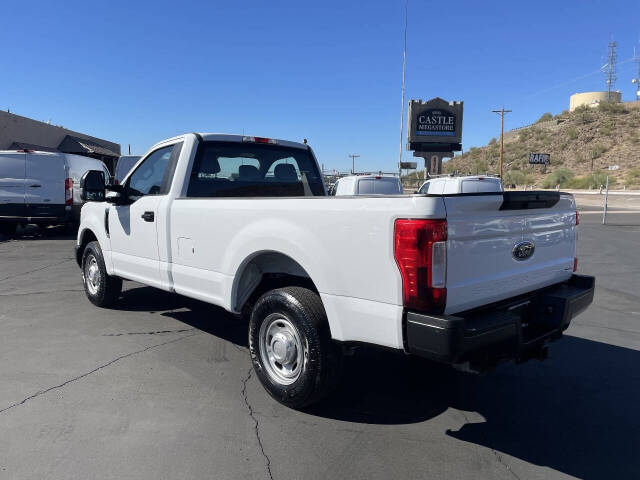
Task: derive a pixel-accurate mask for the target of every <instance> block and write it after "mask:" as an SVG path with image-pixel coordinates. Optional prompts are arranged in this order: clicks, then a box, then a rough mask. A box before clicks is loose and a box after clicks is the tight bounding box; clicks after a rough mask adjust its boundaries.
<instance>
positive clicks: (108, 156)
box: [0, 111, 120, 173]
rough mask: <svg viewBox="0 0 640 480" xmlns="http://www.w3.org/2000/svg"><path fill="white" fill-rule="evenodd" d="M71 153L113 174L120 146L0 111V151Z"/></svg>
mask: <svg viewBox="0 0 640 480" xmlns="http://www.w3.org/2000/svg"><path fill="white" fill-rule="evenodd" d="M23 149H27V150H40V151H44V152H64V153H75V154H76V155H83V156H85V157H92V158H97V159H98V160H102V161H103V162H104V163H105V164H106V165H107V167H108V168H109V170H110V171H111V172H112V173H113V172H114V168H115V165H116V162H117V161H118V157H120V145H119V144H117V143H114V142H110V141H108V140H103V139H101V138H96V137H92V136H90V135H86V134H84V133H80V132H74V131H73V130H67V129H66V128H64V127H59V126H56V125H51V124H49V123H46V122H39V121H37V120H33V119H31V118H27V117H22V116H20V115H16V114H14V113H10V112H5V111H0V150H23Z"/></svg>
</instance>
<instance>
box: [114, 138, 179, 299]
mask: <svg viewBox="0 0 640 480" xmlns="http://www.w3.org/2000/svg"><path fill="white" fill-rule="evenodd" d="M181 145H182V144H177V145H170V146H167V147H161V148H159V149H157V150H155V151H153V152H151V153H150V154H149V155H148V156H147V157H146V158H145V160H143V161H142V163H140V165H138V167H137V168H136V170H135V171H134V172H133V173H132V174H131V175H130V176H129V178H128V179H127V181H126V183H125V184H124V186H123V187H124V192H123V193H122V194H121V195H124V196H127V197H128V199H129V200H128V201H129V202H130V203H129V204H127V205H117V206H111V207H110V209H109V234H110V236H111V258H112V262H113V268H114V271H115V273H116V275H119V276H122V277H124V278H128V279H131V280H138V281H140V282H142V283H145V284H147V285H152V286H154V287H159V288H163V285H162V282H161V280H160V263H159V254H158V229H157V216H158V204H159V203H160V201H161V200H162V198H163V197H164V196H165V195H166V194H167V193H168V192H169V188H170V185H171V179H172V178H173V170H174V169H175V160H176V159H177V154H178V153H179V151H180V146H181Z"/></svg>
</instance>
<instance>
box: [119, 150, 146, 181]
mask: <svg viewBox="0 0 640 480" xmlns="http://www.w3.org/2000/svg"><path fill="white" fill-rule="evenodd" d="M138 160H140V155H122V156H121V157H120V158H118V161H117V162H116V171H115V174H114V175H113V180H114V183H116V184H118V183H120V182H122V180H124V177H126V176H127V173H129V172H130V171H131V169H132V168H133V166H134V165H135V164H136V163H137V162H138Z"/></svg>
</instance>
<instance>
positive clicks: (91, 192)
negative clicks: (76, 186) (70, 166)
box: [80, 170, 105, 202]
mask: <svg viewBox="0 0 640 480" xmlns="http://www.w3.org/2000/svg"><path fill="white" fill-rule="evenodd" d="M104 184H105V177H104V172H103V171H101V170H89V171H88V172H86V173H85V174H84V175H83V176H82V178H81V179H80V192H81V193H80V197H81V198H82V200H85V201H87V202H104V197H105V186H104Z"/></svg>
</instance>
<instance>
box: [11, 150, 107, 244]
mask: <svg viewBox="0 0 640 480" xmlns="http://www.w3.org/2000/svg"><path fill="white" fill-rule="evenodd" d="M89 170H99V171H101V172H103V173H104V175H105V178H108V175H109V171H108V169H107V167H106V166H105V164H104V163H103V162H101V161H100V160H96V159H94V158H89V157H83V156H80V155H72V154H68V153H58V152H36V151H31V150H5V151H0V231H1V232H2V233H4V234H11V233H13V232H15V229H16V226H17V225H18V224H26V223H36V224H39V225H43V226H44V225H55V224H63V223H70V222H76V223H77V222H79V220H80V208H81V207H82V204H83V203H84V201H83V200H82V198H81V197H82V195H81V189H80V179H81V177H82V176H83V175H84V173H86V172H87V171H89Z"/></svg>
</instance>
